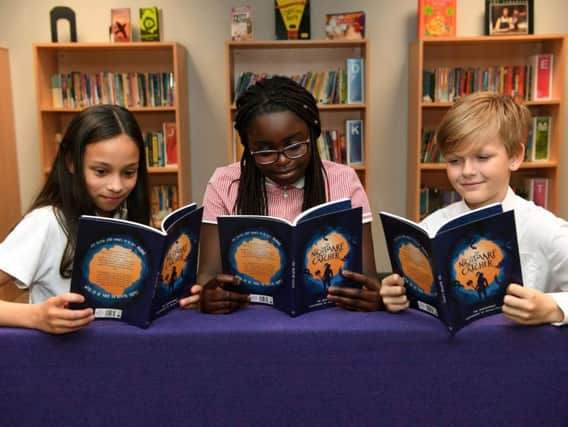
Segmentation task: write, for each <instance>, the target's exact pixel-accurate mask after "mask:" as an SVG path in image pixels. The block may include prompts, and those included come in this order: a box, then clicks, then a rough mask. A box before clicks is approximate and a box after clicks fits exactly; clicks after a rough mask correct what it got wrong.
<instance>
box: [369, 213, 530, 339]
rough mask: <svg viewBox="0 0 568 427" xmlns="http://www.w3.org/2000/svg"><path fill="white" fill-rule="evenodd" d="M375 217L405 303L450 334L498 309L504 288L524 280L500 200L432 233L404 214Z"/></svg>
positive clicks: (513, 235)
mask: <svg viewBox="0 0 568 427" xmlns="http://www.w3.org/2000/svg"><path fill="white" fill-rule="evenodd" d="M379 215H380V218H381V222H382V224H383V231H384V234H385V240H386V243H387V247H388V252H389V256H390V261H391V266H392V270H393V272H395V273H397V274H399V275H400V276H402V277H404V281H405V286H406V295H407V297H408V299H409V302H410V306H411V307H412V308H416V309H418V310H421V311H424V312H426V313H429V314H431V315H433V316H435V317H437V318H439V319H440V320H441V321H442V322H443V323H444V324H445V325H446V326H447V327H448V329H449V331H450V332H452V333H454V332H456V331H457V330H459V329H461V328H462V327H464V326H465V325H467V324H468V323H470V322H472V321H474V320H476V319H480V318H482V317H485V316H488V315H490V314H495V313H499V312H501V307H502V305H503V298H504V296H505V292H506V289H507V286H508V285H509V284H510V283H517V284H522V283H523V279H522V273H521V264H520V256H519V248H518V243H517V233H516V227H515V216H514V213H513V211H507V212H502V207H501V205H500V204H493V205H490V206H487V207H484V208H480V209H476V210H473V211H470V212H468V213H466V214H464V215H461V216H459V217H457V218H455V219H453V220H452V221H449V222H447V223H446V224H444V225H443V226H442V227H440V229H439V230H437V231H436V233H433V234H428V233H427V232H426V230H424V229H423V228H422V227H420V225H419V224H417V223H414V222H412V221H410V220H407V219H405V218H402V217H398V216H396V215H392V214H389V213H387V212H381V213H380V214H379Z"/></svg>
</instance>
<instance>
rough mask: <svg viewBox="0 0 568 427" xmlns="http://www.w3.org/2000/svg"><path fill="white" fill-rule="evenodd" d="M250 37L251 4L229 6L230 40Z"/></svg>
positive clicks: (251, 36) (251, 37)
mask: <svg viewBox="0 0 568 427" xmlns="http://www.w3.org/2000/svg"><path fill="white" fill-rule="evenodd" d="M252 39H253V35H252V6H237V7H233V8H231V40H235V41H240V40H252Z"/></svg>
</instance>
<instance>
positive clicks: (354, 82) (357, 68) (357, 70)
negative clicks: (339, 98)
mask: <svg viewBox="0 0 568 427" xmlns="http://www.w3.org/2000/svg"><path fill="white" fill-rule="evenodd" d="M346 64H347V67H346V68H347V104H358V103H362V102H365V60H364V59H363V58H347V63H346Z"/></svg>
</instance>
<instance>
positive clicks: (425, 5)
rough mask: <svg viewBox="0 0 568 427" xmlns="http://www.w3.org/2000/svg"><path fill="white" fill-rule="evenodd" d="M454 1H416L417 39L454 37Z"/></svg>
mask: <svg viewBox="0 0 568 427" xmlns="http://www.w3.org/2000/svg"><path fill="white" fill-rule="evenodd" d="M456 6H457V1H456V0H418V38H421V37H439V36H446V37H447V36H451V37H454V36H455V35H456Z"/></svg>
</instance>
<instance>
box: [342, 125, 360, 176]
mask: <svg viewBox="0 0 568 427" xmlns="http://www.w3.org/2000/svg"><path fill="white" fill-rule="evenodd" d="M345 135H346V138H347V164H348V165H356V164H362V163H363V155H364V153H363V120H361V119H354V120H346V121H345Z"/></svg>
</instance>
